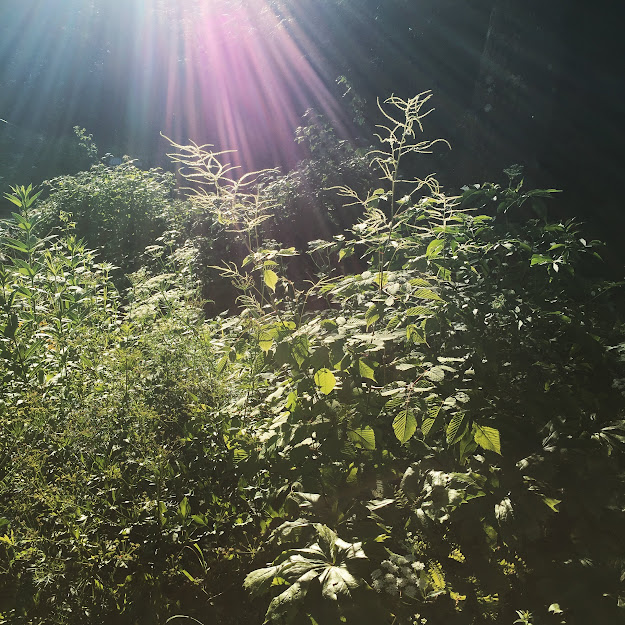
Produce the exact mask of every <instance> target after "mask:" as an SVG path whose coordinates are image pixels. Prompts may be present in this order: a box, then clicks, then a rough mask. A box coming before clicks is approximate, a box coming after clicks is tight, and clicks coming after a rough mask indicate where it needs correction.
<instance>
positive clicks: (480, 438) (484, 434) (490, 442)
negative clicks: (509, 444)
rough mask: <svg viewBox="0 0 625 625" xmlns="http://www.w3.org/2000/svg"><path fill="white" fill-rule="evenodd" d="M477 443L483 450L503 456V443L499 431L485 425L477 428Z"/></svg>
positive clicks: (475, 434) (475, 435)
mask: <svg viewBox="0 0 625 625" xmlns="http://www.w3.org/2000/svg"><path fill="white" fill-rule="evenodd" d="M474 438H475V442H476V443H477V444H478V445H479V446H480V447H481V448H482V449H487V450H489V451H494V452H495V453H496V454H499V455H500V456H501V442H500V440H499V430H496V429H495V428H489V427H487V426H483V425H476V426H475V433H474Z"/></svg>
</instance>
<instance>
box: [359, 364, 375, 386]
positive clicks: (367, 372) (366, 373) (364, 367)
mask: <svg viewBox="0 0 625 625" xmlns="http://www.w3.org/2000/svg"><path fill="white" fill-rule="evenodd" d="M358 372H359V373H360V376H361V377H363V378H367V379H368V380H373V381H374V382H375V375H374V372H373V369H372V368H371V367H370V366H369V365H368V364H367V363H366V362H365V361H364V360H359V361H358Z"/></svg>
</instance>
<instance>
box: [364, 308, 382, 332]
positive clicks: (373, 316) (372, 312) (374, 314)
mask: <svg viewBox="0 0 625 625" xmlns="http://www.w3.org/2000/svg"><path fill="white" fill-rule="evenodd" d="M379 318H380V313H379V311H378V307H377V306H376V305H375V304H371V306H369V308H367V312H366V313H365V321H366V322H367V328H368V327H369V326H370V325H373V324H374V323H375V322H376V321H377V320H378V319H379Z"/></svg>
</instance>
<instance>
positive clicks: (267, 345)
mask: <svg viewBox="0 0 625 625" xmlns="http://www.w3.org/2000/svg"><path fill="white" fill-rule="evenodd" d="M272 345H273V334H272V333H270V332H267V331H265V330H261V331H260V332H259V333H258V346H259V347H260V348H261V349H262V350H263V351H264V352H268V351H269V350H270V349H271V346H272Z"/></svg>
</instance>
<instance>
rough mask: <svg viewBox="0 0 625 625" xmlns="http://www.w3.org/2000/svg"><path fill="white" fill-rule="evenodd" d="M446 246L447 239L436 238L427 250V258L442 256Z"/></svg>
mask: <svg viewBox="0 0 625 625" xmlns="http://www.w3.org/2000/svg"><path fill="white" fill-rule="evenodd" d="M444 247H445V241H443V239H434V241H432V242H431V243H430V244H429V245H428V247H427V250H426V251H425V256H426V258H437V257H438V256H440V254H441V252H442V251H443V248H444Z"/></svg>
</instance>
